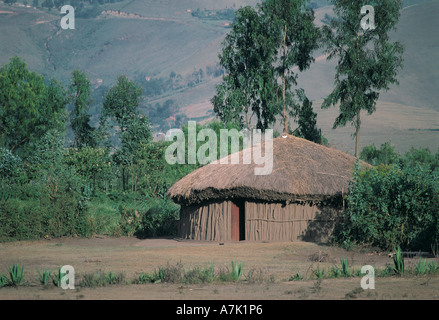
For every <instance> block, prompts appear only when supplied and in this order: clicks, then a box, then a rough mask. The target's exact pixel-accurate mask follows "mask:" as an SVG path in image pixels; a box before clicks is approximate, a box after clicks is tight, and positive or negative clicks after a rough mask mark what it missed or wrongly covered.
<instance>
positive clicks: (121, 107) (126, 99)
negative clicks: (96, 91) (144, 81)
mask: <svg viewBox="0 0 439 320" xmlns="http://www.w3.org/2000/svg"><path fill="white" fill-rule="evenodd" d="M141 95H142V89H141V87H140V86H138V85H137V84H135V83H134V82H133V81H131V80H129V79H128V78H127V77H126V76H124V75H121V76H119V77H118V78H117V82H116V84H115V85H114V86H113V87H112V88H111V89H110V90H108V92H107V94H106V96H105V99H104V103H103V110H104V114H105V115H106V116H107V117H111V118H113V119H114V120H115V121H116V122H117V123H118V124H119V126H120V130H121V132H124V131H126V130H127V128H128V126H129V124H130V122H131V121H132V120H133V119H134V118H135V117H136V116H137V111H138V107H139V105H140V101H141Z"/></svg>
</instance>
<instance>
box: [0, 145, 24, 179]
mask: <svg viewBox="0 0 439 320" xmlns="http://www.w3.org/2000/svg"><path fill="white" fill-rule="evenodd" d="M22 170H23V161H22V160H21V158H20V157H18V156H16V155H14V154H13V153H12V152H11V151H10V150H8V149H5V148H0V181H1V180H3V179H13V178H17V177H18V176H19V175H20V173H21V172H22Z"/></svg>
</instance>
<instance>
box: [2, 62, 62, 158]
mask: <svg viewBox="0 0 439 320" xmlns="http://www.w3.org/2000/svg"><path fill="white" fill-rule="evenodd" d="M66 103H67V95H66V93H65V90H64V89H63V88H62V87H61V85H60V84H59V83H58V82H57V81H56V80H54V79H52V80H51V81H50V82H49V84H46V83H45V79H44V77H43V76H41V75H38V74H36V73H35V72H31V71H29V70H28V69H27V67H26V64H25V62H24V61H23V60H21V59H20V58H19V57H13V58H12V59H11V60H10V62H9V63H8V64H6V65H4V66H3V67H2V68H1V69H0V146H3V147H5V148H6V149H9V150H11V151H12V152H13V153H15V154H17V155H18V156H20V157H21V158H22V159H23V160H25V158H26V157H27V156H28V155H30V154H32V149H33V147H34V146H35V143H36V142H37V141H38V140H39V139H40V138H41V137H42V136H43V135H44V134H45V133H46V132H47V131H49V130H51V129H57V130H59V131H61V132H64V130H65V118H66V108H65V106H66Z"/></svg>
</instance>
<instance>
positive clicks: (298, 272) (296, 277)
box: [289, 271, 303, 281]
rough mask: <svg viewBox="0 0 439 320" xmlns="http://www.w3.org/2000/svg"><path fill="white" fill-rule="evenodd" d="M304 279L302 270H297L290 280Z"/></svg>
mask: <svg viewBox="0 0 439 320" xmlns="http://www.w3.org/2000/svg"><path fill="white" fill-rule="evenodd" d="M299 280H303V277H302V275H301V274H300V271H297V272H296V274H295V275H293V276H291V277H290V279H289V281H299Z"/></svg>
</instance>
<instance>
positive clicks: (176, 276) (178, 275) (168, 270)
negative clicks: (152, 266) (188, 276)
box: [154, 262, 184, 283]
mask: <svg viewBox="0 0 439 320" xmlns="http://www.w3.org/2000/svg"><path fill="white" fill-rule="evenodd" d="M183 275H184V268H183V264H182V263H181V262H178V263H177V264H176V265H175V266H171V265H170V264H169V262H168V263H167V265H166V266H161V267H159V268H158V270H156V271H155V273H154V278H155V279H157V280H160V281H161V282H170V283H178V282H181V280H182V279H183Z"/></svg>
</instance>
